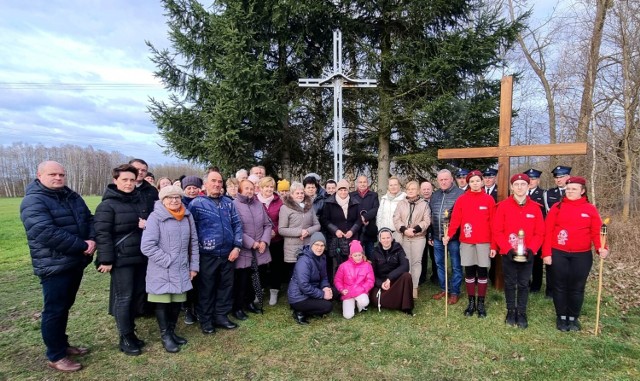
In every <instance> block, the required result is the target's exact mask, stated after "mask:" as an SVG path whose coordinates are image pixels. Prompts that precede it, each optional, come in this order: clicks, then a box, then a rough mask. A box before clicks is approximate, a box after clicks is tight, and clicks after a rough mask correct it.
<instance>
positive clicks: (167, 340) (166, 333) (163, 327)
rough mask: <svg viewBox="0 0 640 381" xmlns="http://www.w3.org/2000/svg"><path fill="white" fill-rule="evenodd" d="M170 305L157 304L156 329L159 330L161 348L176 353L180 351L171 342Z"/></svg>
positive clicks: (174, 343)
mask: <svg viewBox="0 0 640 381" xmlns="http://www.w3.org/2000/svg"><path fill="white" fill-rule="evenodd" d="M170 308H171V306H170V305H168V304H167V303H157V306H156V319H157V320H158V327H159V328H160V338H161V339H162V346H163V347H164V349H165V350H166V351H167V352H169V353H176V352H178V351H180V347H179V346H178V343H176V342H175V341H174V340H173V336H172V335H171V330H170V329H169V319H170V318H169V314H170V313H169V309H170Z"/></svg>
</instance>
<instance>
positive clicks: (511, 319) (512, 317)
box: [504, 310, 516, 327]
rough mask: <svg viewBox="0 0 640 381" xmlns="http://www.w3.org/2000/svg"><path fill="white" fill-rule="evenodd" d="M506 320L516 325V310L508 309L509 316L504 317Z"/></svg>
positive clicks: (507, 322) (508, 323)
mask: <svg viewBox="0 0 640 381" xmlns="http://www.w3.org/2000/svg"><path fill="white" fill-rule="evenodd" d="M504 322H505V323H506V324H507V325H510V326H512V327H514V326H515V325H516V310H507V317H506V318H505V319H504Z"/></svg>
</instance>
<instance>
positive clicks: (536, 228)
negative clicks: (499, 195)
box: [491, 196, 545, 255]
mask: <svg viewBox="0 0 640 381" xmlns="http://www.w3.org/2000/svg"><path fill="white" fill-rule="evenodd" d="M520 229H522V230H524V244H525V247H526V248H528V249H531V251H533V252H534V253H537V252H538V250H539V249H540V247H541V246H542V241H543V240H544V232H545V230H544V217H543V216H542V211H541V210H540V204H538V203H536V202H535V201H533V200H532V199H531V198H530V197H529V196H527V199H526V201H525V203H524V205H522V206H520V205H519V204H518V202H517V201H516V200H515V199H514V198H513V196H511V197H509V198H507V199H506V200H504V201H502V202H500V203H498V206H497V208H496V214H495V216H494V218H493V240H494V242H493V244H492V247H491V248H492V249H495V250H498V252H499V253H500V254H502V255H506V254H507V253H508V252H509V250H511V249H515V248H516V244H517V239H518V232H519V231H520Z"/></svg>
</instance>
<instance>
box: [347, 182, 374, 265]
mask: <svg viewBox="0 0 640 381" xmlns="http://www.w3.org/2000/svg"><path fill="white" fill-rule="evenodd" d="M350 196H351V197H353V198H354V199H355V200H358V202H359V203H360V209H359V211H358V212H359V213H360V219H361V221H362V227H361V228H360V242H361V243H362V246H363V247H364V253H365V255H366V256H367V259H369V260H370V259H371V256H372V255H373V246H374V244H375V243H376V241H377V240H378V227H377V226H376V216H377V215H378V208H379V207H380V200H379V199H378V194H377V193H376V192H373V191H372V190H370V189H369V179H368V178H367V176H358V179H357V180H356V190H355V191H353V192H351V194H350Z"/></svg>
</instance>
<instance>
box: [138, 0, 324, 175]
mask: <svg viewBox="0 0 640 381" xmlns="http://www.w3.org/2000/svg"><path fill="white" fill-rule="evenodd" d="M163 5H164V8H165V10H166V15H167V18H168V21H167V25H168V27H169V39H170V42H171V50H168V49H166V50H158V49H156V48H155V47H154V46H153V45H152V44H151V43H149V42H148V43H147V44H148V46H149V47H150V49H151V51H152V55H153V56H152V61H153V62H154V63H155V64H156V66H157V71H156V73H155V74H156V75H157V76H158V77H159V78H161V79H162V81H163V83H164V84H165V86H166V88H167V89H168V90H169V91H171V95H170V99H169V102H163V101H159V100H156V99H152V100H151V105H150V106H149V111H150V113H151V116H152V119H153V121H154V122H155V123H156V125H157V126H158V128H159V130H160V134H161V135H162V136H163V137H164V138H165V140H166V141H167V143H168V144H169V150H170V151H172V152H174V153H176V154H177V155H178V156H180V157H182V158H185V159H190V160H194V161H197V162H202V163H206V164H213V165H216V166H218V167H220V168H221V169H223V171H225V172H227V173H231V172H234V171H235V170H236V169H238V168H241V167H247V166H250V165H252V164H254V163H256V162H260V163H262V164H265V165H267V167H268V168H269V170H270V173H277V172H280V173H282V174H283V175H284V176H285V177H289V176H290V175H291V173H290V172H291V169H292V168H303V167H306V166H307V164H309V163H311V166H313V163H314V162H315V163H317V162H326V161H327V157H329V155H328V153H327V150H328V148H329V147H328V143H327V142H328V140H329V139H328V137H326V136H323V135H320V136H319V137H318V136H317V132H318V131H317V129H313V128H308V127H309V125H308V121H309V118H308V117H307V118H304V117H302V118H301V117H300V116H299V115H296V113H293V112H292V110H294V109H296V108H297V109H299V108H300V105H301V100H300V95H301V93H302V90H301V89H299V88H298V85H297V80H298V78H299V77H301V76H307V75H321V73H322V68H323V67H325V66H326V64H327V61H328V59H329V57H330V53H327V49H330V48H331V35H332V33H331V31H332V29H333V28H334V27H335V26H334V25H333V21H332V15H333V10H334V8H333V5H331V4H330V3H326V2H317V1H284V2H283V1H277V0H243V1H241V0H225V1H214V2H213V5H212V6H211V8H210V9H206V8H204V7H203V6H202V5H201V4H200V2H198V1H196V0H165V1H163ZM311 105H312V106H313V102H312V103H311ZM316 116H317V117H318V118H320V119H321V120H319V122H320V123H321V124H322V125H325V124H326V123H327V121H326V118H325V115H324V114H318V113H317V112H316ZM321 132H322V133H323V134H324V130H322V131H321ZM307 142H316V143H318V144H323V145H321V146H319V147H317V148H315V149H314V151H313V152H305V153H303V151H302V149H303V148H304V145H305V144H306V143H307ZM303 143H304V144H303ZM319 157H320V158H323V159H324V160H319V159H318V158H319ZM330 165H331V164H330V163H329V166H330Z"/></svg>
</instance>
